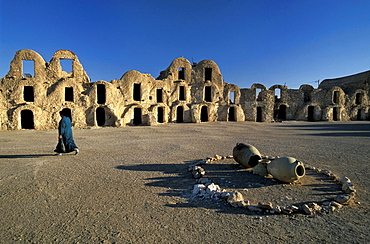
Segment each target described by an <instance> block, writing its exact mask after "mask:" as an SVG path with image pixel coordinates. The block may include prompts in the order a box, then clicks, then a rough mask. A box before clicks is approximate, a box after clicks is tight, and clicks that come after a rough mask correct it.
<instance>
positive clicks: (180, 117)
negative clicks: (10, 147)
mask: <svg viewBox="0 0 370 244" xmlns="http://www.w3.org/2000/svg"><path fill="white" fill-rule="evenodd" d="M63 110H65V111H66V112H67V114H68V115H69V117H70V118H71V120H72V119H73V118H72V112H71V110H70V109H69V108H65V109H63ZM235 112H236V111H235V108H234V107H230V108H229V116H228V121H236V115H235ZM262 112H263V108H262V107H257V116H256V122H263V118H262ZM314 114H315V107H314V106H308V111H307V121H315V115H314ZM362 114H363V111H362V110H361V109H359V110H358V112H357V120H361V119H362V117H363V116H362ZM164 116H165V114H164V108H163V107H158V109H157V122H158V123H164V122H165V117H164ZM176 116H177V117H176V123H183V122H184V108H183V107H182V106H178V107H177V109H176ZM332 116H333V118H332V119H333V120H334V121H339V120H340V110H339V108H333V115H332ZM275 118H277V119H280V120H284V119H286V106H285V105H281V106H280V109H279V110H276V111H275ZM142 121H143V120H142V109H141V108H134V118H133V124H134V125H141V124H142ZM200 121H201V122H207V121H209V112H208V107H207V106H202V107H201V111H200ZM20 123H21V128H22V129H35V122H34V115H33V112H32V110H29V109H24V110H22V111H21V112H20ZM96 123H97V125H98V126H104V125H105V124H106V111H105V109H104V108H103V107H99V108H97V109H96Z"/></svg>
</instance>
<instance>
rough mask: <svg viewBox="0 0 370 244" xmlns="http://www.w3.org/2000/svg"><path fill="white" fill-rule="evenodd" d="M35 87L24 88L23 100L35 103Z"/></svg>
mask: <svg viewBox="0 0 370 244" xmlns="http://www.w3.org/2000/svg"><path fill="white" fill-rule="evenodd" d="M33 90H34V89H33V86H24V87H23V100H24V101H26V102H34V101H35V93H34V91H33Z"/></svg>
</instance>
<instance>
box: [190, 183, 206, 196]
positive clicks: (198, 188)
mask: <svg viewBox="0 0 370 244" xmlns="http://www.w3.org/2000/svg"><path fill="white" fill-rule="evenodd" d="M205 189H206V186H205V185H203V184H196V185H194V188H193V194H194V195H197V194H199V193H200V192H201V191H202V190H205Z"/></svg>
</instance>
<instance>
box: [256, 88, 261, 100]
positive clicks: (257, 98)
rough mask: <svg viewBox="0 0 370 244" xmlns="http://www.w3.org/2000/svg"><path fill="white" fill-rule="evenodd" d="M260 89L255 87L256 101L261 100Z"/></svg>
mask: <svg viewBox="0 0 370 244" xmlns="http://www.w3.org/2000/svg"><path fill="white" fill-rule="evenodd" d="M261 92H262V89H261V88H256V100H257V101H262V93H261Z"/></svg>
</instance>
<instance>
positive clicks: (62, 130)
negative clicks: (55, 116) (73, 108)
mask: <svg viewBox="0 0 370 244" xmlns="http://www.w3.org/2000/svg"><path fill="white" fill-rule="evenodd" d="M58 131H59V135H61V136H62V137H63V142H64V145H65V147H66V152H67V153H68V152H72V151H73V150H74V149H75V148H77V146H76V144H75V141H74V140H73V135H72V122H71V120H70V119H69V118H68V117H66V116H63V117H62V119H61V120H60V122H59V128H58Z"/></svg>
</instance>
